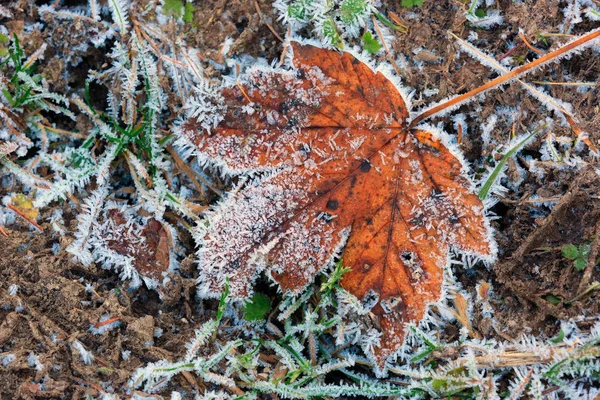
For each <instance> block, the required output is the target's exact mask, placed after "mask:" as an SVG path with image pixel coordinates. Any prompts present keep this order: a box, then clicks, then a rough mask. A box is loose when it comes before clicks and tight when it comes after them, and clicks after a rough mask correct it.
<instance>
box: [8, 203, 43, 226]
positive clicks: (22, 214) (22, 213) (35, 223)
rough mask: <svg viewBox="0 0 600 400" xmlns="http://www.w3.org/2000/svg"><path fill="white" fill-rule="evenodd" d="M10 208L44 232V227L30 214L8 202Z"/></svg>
mask: <svg viewBox="0 0 600 400" xmlns="http://www.w3.org/2000/svg"><path fill="white" fill-rule="evenodd" d="M8 208H10V209H11V210H13V211H14V212H16V213H17V214H19V215H20V216H21V217H22V218H23V219H25V220H27V222H29V223H30V224H31V225H33V226H35V227H36V228H37V229H38V230H39V231H40V232H44V228H42V227H41V226H39V225H38V223H37V222H35V221H34V220H33V219H32V218H31V217H30V216H29V215H27V214H25V213H24V212H23V211H21V210H19V209H18V208H17V207H15V206H13V205H12V204H8Z"/></svg>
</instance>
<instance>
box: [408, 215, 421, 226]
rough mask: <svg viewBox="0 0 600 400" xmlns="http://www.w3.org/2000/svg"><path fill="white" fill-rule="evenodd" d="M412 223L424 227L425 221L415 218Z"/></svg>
mask: <svg viewBox="0 0 600 400" xmlns="http://www.w3.org/2000/svg"><path fill="white" fill-rule="evenodd" d="M410 223H411V224H413V225H414V226H422V225H423V220H422V219H421V218H419V217H414V218H412V219H411V220H410Z"/></svg>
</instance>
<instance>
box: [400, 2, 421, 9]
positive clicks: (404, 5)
mask: <svg viewBox="0 0 600 400" xmlns="http://www.w3.org/2000/svg"><path fill="white" fill-rule="evenodd" d="M423 1H424V0H402V3H401V4H402V7H408V8H411V7H421V6H422V5H423Z"/></svg>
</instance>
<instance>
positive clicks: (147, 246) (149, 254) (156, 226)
mask: <svg viewBox="0 0 600 400" xmlns="http://www.w3.org/2000/svg"><path fill="white" fill-rule="evenodd" d="M107 218H109V219H111V220H112V221H113V222H114V224H112V225H111V227H115V226H116V228H117V229H112V230H111V232H106V235H110V236H107V237H108V239H107V240H106V244H107V247H108V248H109V249H111V250H113V251H115V252H117V253H119V254H121V255H124V256H130V257H132V258H133V259H134V264H133V265H134V267H135V269H136V270H137V272H138V273H139V274H140V275H142V276H144V277H147V278H150V279H152V280H154V281H157V282H162V280H163V273H164V272H165V271H167V270H168V269H169V263H170V256H169V252H170V242H171V241H170V232H169V230H168V229H167V228H166V227H164V226H163V224H162V223H161V222H159V221H157V220H155V219H154V218H150V219H148V220H147V222H146V223H145V225H143V226H138V227H137V228H141V230H140V229H131V227H130V226H129V225H131V224H134V222H128V221H127V219H126V218H125V216H124V215H123V213H121V212H120V211H119V210H117V209H111V210H109V211H108V213H107ZM136 232H140V234H139V235H138V234H136ZM140 236H141V238H143V239H142V240H143V241H142V242H140V239H141V238H140Z"/></svg>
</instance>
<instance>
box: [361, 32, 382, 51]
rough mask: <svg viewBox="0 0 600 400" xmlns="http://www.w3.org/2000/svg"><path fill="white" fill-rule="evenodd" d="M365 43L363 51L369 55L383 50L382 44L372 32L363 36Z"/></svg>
mask: <svg viewBox="0 0 600 400" xmlns="http://www.w3.org/2000/svg"><path fill="white" fill-rule="evenodd" d="M362 41H363V49H365V50H366V51H367V52H368V53H369V54H375V53H377V52H378V51H379V50H381V44H379V42H378V41H377V40H376V39H375V38H374V37H373V35H372V34H371V32H368V31H367V32H365V33H364V35H362Z"/></svg>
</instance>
